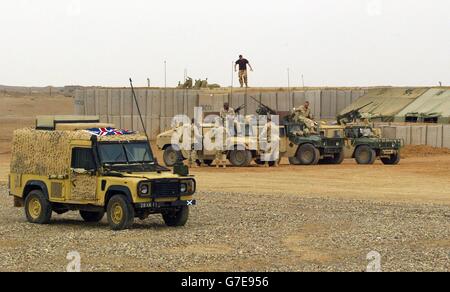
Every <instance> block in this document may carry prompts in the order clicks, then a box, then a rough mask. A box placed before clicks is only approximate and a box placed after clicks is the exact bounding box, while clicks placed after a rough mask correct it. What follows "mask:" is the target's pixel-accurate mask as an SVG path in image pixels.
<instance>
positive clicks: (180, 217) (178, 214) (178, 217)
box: [162, 206, 189, 227]
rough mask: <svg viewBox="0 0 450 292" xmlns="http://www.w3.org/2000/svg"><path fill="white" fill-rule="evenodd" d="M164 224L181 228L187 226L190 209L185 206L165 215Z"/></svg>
mask: <svg viewBox="0 0 450 292" xmlns="http://www.w3.org/2000/svg"><path fill="white" fill-rule="evenodd" d="M162 216H163V219H164V222H165V223H166V225H167V226H170V227H180V226H184V225H186V222H187V221H188V218H189V207H188V206H183V207H181V208H177V209H175V210H173V211H169V212H168V213H164V214H163V215H162Z"/></svg>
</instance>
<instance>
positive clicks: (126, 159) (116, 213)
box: [9, 117, 196, 230]
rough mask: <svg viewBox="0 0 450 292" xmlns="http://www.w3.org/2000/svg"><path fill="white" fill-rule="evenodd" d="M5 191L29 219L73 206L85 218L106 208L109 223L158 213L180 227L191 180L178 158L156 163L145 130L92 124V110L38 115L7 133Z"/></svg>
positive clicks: (45, 219)
mask: <svg viewBox="0 0 450 292" xmlns="http://www.w3.org/2000/svg"><path fill="white" fill-rule="evenodd" d="M11 155H12V157H11V158H12V160H11V171H10V175H9V192H10V195H11V196H13V197H14V205H15V206H16V207H25V214H26V218H27V219H28V221H29V222H31V223H37V224H47V223H49V222H50V220H51V216H52V212H55V213H57V214H63V213H66V212H69V211H79V213H80V215H81V217H82V218H83V219H84V221H86V222H99V221H100V220H102V218H103V217H104V215H105V213H106V215H107V220H108V223H109V226H110V228H111V229H112V230H123V229H128V228H130V227H131V226H132V224H133V222H134V219H135V218H136V217H137V218H140V219H142V220H143V219H145V218H147V217H148V216H149V215H151V214H161V215H162V218H163V219H164V222H165V223H166V225H168V226H183V225H185V224H186V222H187V220H188V216H189V206H192V205H196V201H195V200H194V198H193V195H194V194H195V191H196V181H195V179H194V177H192V176H189V173H188V170H187V168H186V167H185V166H184V165H181V164H179V165H177V166H176V167H175V168H174V170H173V172H171V171H170V170H168V169H167V168H165V167H162V166H160V165H158V162H157V160H156V159H155V158H154V156H153V153H152V150H151V147H150V144H149V142H148V140H147V138H146V136H145V135H143V134H140V133H137V132H129V131H125V130H118V129H115V128H114V126H113V125H109V124H101V123H99V119H98V117H38V118H37V126H36V128H33V129H31V128H29V129H20V130H17V131H15V132H14V138H13V146H12V153H11Z"/></svg>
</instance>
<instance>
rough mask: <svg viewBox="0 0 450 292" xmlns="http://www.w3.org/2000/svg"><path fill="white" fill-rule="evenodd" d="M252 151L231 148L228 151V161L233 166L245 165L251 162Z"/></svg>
mask: <svg viewBox="0 0 450 292" xmlns="http://www.w3.org/2000/svg"><path fill="white" fill-rule="evenodd" d="M252 158H253V157H252V153H251V152H250V151H248V150H237V149H235V150H233V151H231V152H230V162H231V164H232V165H233V166H237V167H246V166H249V165H250V163H251V162H252Z"/></svg>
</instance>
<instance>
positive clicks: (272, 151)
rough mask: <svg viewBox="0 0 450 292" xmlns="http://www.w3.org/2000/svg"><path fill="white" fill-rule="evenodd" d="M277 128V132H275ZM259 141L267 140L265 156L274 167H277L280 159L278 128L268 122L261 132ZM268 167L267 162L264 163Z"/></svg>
mask: <svg viewBox="0 0 450 292" xmlns="http://www.w3.org/2000/svg"><path fill="white" fill-rule="evenodd" d="M277 128H278V130H277ZM260 137H261V139H267V147H270V148H269V149H266V150H265V155H268V156H269V157H270V159H271V161H274V162H275V166H278V162H279V158H280V131H279V127H278V126H277V125H276V124H275V123H274V122H272V121H268V122H267V124H266V125H265V126H264V128H263V129H262V131H261V135H260ZM266 166H268V161H267V162H266Z"/></svg>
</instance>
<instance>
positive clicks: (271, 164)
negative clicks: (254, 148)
mask: <svg viewBox="0 0 450 292" xmlns="http://www.w3.org/2000/svg"><path fill="white" fill-rule="evenodd" d="M266 162H267V161H261V159H259V158H258V159H255V163H256V164H258V165H265V164H266ZM280 162H281V158H280V159H279V160H278V165H280ZM268 165H269V167H274V166H275V161H269V163H268Z"/></svg>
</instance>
